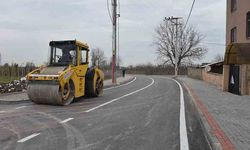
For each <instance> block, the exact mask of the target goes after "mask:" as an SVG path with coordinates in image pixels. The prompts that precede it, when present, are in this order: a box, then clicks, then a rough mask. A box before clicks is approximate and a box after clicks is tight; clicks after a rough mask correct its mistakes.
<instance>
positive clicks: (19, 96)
mask: <svg viewBox="0 0 250 150" xmlns="http://www.w3.org/2000/svg"><path fill="white" fill-rule="evenodd" d="M133 79H134V76H132V75H126V76H125V77H124V78H123V77H119V78H117V85H119V84H123V83H126V82H129V81H131V80H133ZM111 86H115V85H113V84H112V80H111V79H109V80H104V88H107V87H111ZM27 101H29V98H28V95H27V93H26V92H17V93H6V94H2V95H0V103H20V102H27Z"/></svg>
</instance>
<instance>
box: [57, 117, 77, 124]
mask: <svg viewBox="0 0 250 150" xmlns="http://www.w3.org/2000/svg"><path fill="white" fill-rule="evenodd" d="M73 119H74V118H68V119H65V120H63V121H61V122H60V123H66V122H69V121H70V120H73Z"/></svg>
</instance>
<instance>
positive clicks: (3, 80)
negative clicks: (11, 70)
mask: <svg viewBox="0 0 250 150" xmlns="http://www.w3.org/2000/svg"><path fill="white" fill-rule="evenodd" d="M18 79H19V78H18V77H1V76H0V83H9V82H11V81H13V80H18Z"/></svg>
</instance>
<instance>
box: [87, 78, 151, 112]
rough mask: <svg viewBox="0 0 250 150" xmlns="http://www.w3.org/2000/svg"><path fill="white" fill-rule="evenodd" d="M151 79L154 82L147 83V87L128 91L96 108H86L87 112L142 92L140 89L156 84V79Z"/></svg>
mask: <svg viewBox="0 0 250 150" xmlns="http://www.w3.org/2000/svg"><path fill="white" fill-rule="evenodd" d="M150 79H151V80H152V82H151V83H150V84H149V85H147V86H145V87H143V88H141V89H138V90H136V91H134V92H131V93H128V94H126V95H123V96H121V97H118V98H115V99H113V100H110V101H108V102H106V103H103V104H101V105H99V106H96V107H94V108H91V109H89V110H86V111H85V112H87V113H88V112H91V111H93V110H96V109H98V108H101V107H103V106H105V105H108V104H110V103H112V102H115V101H118V100H120V99H122V98H124V97H128V96H130V95H132V94H135V93H137V92H140V91H142V90H144V89H146V88H148V87H150V86H152V85H153V84H154V82H155V81H154V79H152V78H150Z"/></svg>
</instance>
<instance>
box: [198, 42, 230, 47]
mask: <svg viewBox="0 0 250 150" xmlns="http://www.w3.org/2000/svg"><path fill="white" fill-rule="evenodd" d="M201 44H208V45H217V46H224V47H226V44H223V43H215V42H202V43H201Z"/></svg>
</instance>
